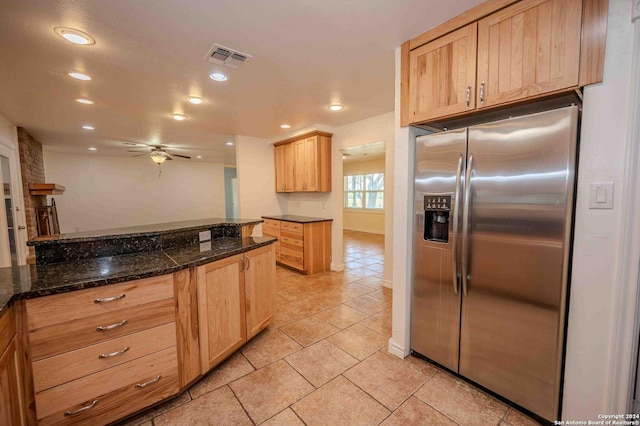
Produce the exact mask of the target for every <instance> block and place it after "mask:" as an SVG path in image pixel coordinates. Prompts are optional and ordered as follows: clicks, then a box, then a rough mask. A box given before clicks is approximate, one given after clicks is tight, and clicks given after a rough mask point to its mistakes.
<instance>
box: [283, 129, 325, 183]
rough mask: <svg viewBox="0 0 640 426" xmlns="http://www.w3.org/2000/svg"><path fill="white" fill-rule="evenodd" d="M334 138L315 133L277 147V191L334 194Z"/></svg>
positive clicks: (285, 141)
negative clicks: (332, 174)
mask: <svg viewBox="0 0 640 426" xmlns="http://www.w3.org/2000/svg"><path fill="white" fill-rule="evenodd" d="M331 136H333V135H332V134H331V133H326V132H320V131H314V132H310V133H306V134H304V135H300V136H296V137H295V138H291V139H286V140H284V141H280V142H277V143H275V144H274V147H275V170H276V192H331Z"/></svg>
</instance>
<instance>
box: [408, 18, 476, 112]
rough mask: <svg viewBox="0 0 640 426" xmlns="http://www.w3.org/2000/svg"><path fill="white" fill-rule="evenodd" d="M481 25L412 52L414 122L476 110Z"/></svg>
mask: <svg viewBox="0 0 640 426" xmlns="http://www.w3.org/2000/svg"><path fill="white" fill-rule="evenodd" d="M476 45H477V24H476V23H473V24H470V25H467V26H466V27H463V28H460V29H459V30H456V31H454V32H452V33H450V34H447V35H445V36H443V37H440V38H438V39H436V40H434V41H432V42H431V43H427V44H425V45H424V46H421V47H419V48H417V49H414V50H412V51H411V53H410V55H409V66H410V68H409V110H410V112H411V115H412V117H411V121H412V122H414V123H415V122H421V121H425V120H429V119H433V118H436V117H444V116H448V115H452V114H458V113H461V112H464V111H468V110H473V109H474V108H475V99H474V93H475V87H474V84H475V81H476Z"/></svg>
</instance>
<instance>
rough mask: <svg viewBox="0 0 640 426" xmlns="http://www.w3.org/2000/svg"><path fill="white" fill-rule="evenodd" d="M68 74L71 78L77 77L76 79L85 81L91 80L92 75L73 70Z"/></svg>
mask: <svg viewBox="0 0 640 426" xmlns="http://www.w3.org/2000/svg"><path fill="white" fill-rule="evenodd" d="M67 75H68V76H69V77H71V78H75V79H76V80H83V81H87V80H91V77H89V76H88V75H86V74H83V73H81V72H76V71H72V72H70V73H67Z"/></svg>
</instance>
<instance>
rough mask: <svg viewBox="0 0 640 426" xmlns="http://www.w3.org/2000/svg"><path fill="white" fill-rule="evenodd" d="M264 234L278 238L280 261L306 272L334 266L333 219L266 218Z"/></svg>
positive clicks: (277, 250) (277, 247)
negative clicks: (332, 246) (297, 219)
mask: <svg viewBox="0 0 640 426" xmlns="http://www.w3.org/2000/svg"><path fill="white" fill-rule="evenodd" d="M262 234H263V235H264V236H268V237H274V238H277V239H278V242H277V243H276V262H277V263H279V264H280V265H284V266H287V267H289V268H293V269H296V270H298V271H300V272H303V273H305V274H315V273H316V272H322V271H327V270H329V269H330V267H331V220H325V221H316V222H306V223H300V222H291V221H287V220H276V219H272V218H264V223H263V224H262Z"/></svg>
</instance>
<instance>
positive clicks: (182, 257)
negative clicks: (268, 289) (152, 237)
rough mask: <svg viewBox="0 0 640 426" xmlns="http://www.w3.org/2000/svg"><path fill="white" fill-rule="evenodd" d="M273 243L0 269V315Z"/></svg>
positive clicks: (240, 241) (262, 240)
mask: <svg viewBox="0 0 640 426" xmlns="http://www.w3.org/2000/svg"><path fill="white" fill-rule="evenodd" d="M260 222H261V221H258V222H255V221H254V222H252V223H260ZM249 224H250V223H249ZM274 241H275V238H270V237H249V238H239V237H230V238H216V239H213V240H211V242H210V243H211V245H210V246H207V245H206V244H205V245H201V244H191V245H187V246H183V247H175V248H171V249H164V250H158V251H149V252H141V253H134V254H124V255H118V256H110V257H101V258H95V259H83V260H77V261H73V262H65V263H54V264H49V265H26V266H18V267H11V268H0V315H2V314H3V313H4V312H5V311H6V308H7V307H9V306H10V305H11V303H12V302H13V301H15V300H18V299H30V298H34V297H41V296H47V295H50V294H58V293H66V292H69V291H75V290H81V289H83V288H90V287H98V286H102V285H106V284H114V283H119V282H123V281H130V280H136V279H140V278H148V277H153V276H158V275H164V274H170V273H173V272H176V271H179V270H181V269H184V268H189V267H191V266H199V265H202V264H205V263H209V262H213V261H216V260H220V259H223V258H225V257H229V256H233V255H235V254H239V253H243V252H246V251H249V250H253V249H255V248H258V247H262V246H266V245H269V244H271V243H273V242H274Z"/></svg>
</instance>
